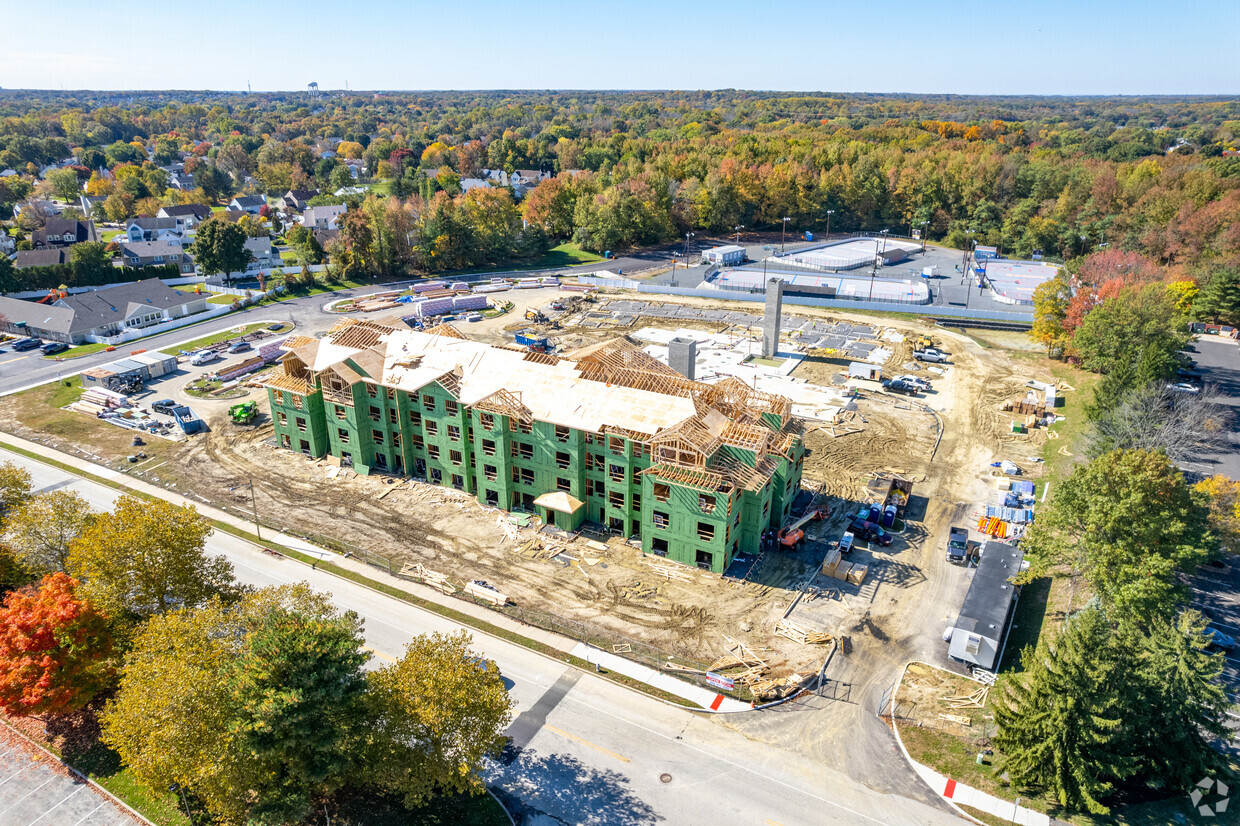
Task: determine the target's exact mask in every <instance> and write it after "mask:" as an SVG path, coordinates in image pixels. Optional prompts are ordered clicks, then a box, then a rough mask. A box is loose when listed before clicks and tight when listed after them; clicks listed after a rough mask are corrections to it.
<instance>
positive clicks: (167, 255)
mask: <svg viewBox="0 0 1240 826" xmlns="http://www.w3.org/2000/svg"><path fill="white" fill-rule="evenodd" d="M121 261H122V263H123V264H124V265H125V266H126V267H162V266H164V265H165V264H175V265H176V266H177V269H179V270H180V271H181V272H183V273H192V272H193V271H194V259H193V257H192V256H191V255H190V254H189V253H187V252H186V251H185V249H184V247H182V246H181V245H180V243H177V242H174V241H125V242H124V243H122V244H121Z"/></svg>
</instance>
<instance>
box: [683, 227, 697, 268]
mask: <svg viewBox="0 0 1240 826" xmlns="http://www.w3.org/2000/svg"><path fill="white" fill-rule="evenodd" d="M695 235H697V233H696V232H686V233H685V263H688V261H689V239H690V238H692V237H693V236H695Z"/></svg>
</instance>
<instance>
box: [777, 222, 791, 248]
mask: <svg viewBox="0 0 1240 826" xmlns="http://www.w3.org/2000/svg"><path fill="white" fill-rule="evenodd" d="M791 220H792V219H791V218H784V219H783V221H782V222H781V224H780V227H779V254H780V255H783V254H784V234H785V233H786V232H787V231H788V222H789V221H791Z"/></svg>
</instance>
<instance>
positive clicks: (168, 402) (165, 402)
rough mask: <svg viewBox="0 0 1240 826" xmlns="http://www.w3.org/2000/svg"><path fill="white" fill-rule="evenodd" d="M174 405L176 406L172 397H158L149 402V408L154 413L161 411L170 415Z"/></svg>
mask: <svg viewBox="0 0 1240 826" xmlns="http://www.w3.org/2000/svg"><path fill="white" fill-rule="evenodd" d="M176 406H177V403H176V402H174V401H173V400H172V399H160V400H159V401H157V402H153V403H152V404H151V410H153V411H155V412H156V413H163V414H164V415H165V416H171V415H172V408H174V407H176Z"/></svg>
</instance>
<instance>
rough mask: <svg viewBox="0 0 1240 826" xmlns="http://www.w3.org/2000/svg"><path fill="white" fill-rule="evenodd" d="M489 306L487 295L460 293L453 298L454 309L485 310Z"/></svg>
mask: <svg viewBox="0 0 1240 826" xmlns="http://www.w3.org/2000/svg"><path fill="white" fill-rule="evenodd" d="M488 306H490V305H489V304H488V299H487V297H486V296H485V295H458V296H457V297H456V298H454V299H452V309H453V310H456V311H460V310H485V309H486V308H487V307H488Z"/></svg>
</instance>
